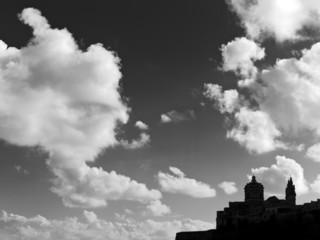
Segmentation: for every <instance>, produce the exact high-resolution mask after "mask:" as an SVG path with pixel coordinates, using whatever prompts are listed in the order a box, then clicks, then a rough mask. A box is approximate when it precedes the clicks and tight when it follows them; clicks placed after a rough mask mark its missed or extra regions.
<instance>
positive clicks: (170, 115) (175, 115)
mask: <svg viewBox="0 0 320 240" xmlns="http://www.w3.org/2000/svg"><path fill="white" fill-rule="evenodd" d="M160 118H161V119H160V121H161V123H171V122H173V123H179V122H183V121H187V120H192V119H195V118H196V115H195V113H194V111H193V110H186V111H184V112H177V111H176V110H172V111H170V112H167V113H164V114H161V117H160Z"/></svg>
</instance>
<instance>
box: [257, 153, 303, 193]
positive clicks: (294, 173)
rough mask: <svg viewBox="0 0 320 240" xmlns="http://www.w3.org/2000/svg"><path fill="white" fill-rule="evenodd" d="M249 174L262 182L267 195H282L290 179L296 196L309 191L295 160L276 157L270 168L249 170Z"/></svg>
mask: <svg viewBox="0 0 320 240" xmlns="http://www.w3.org/2000/svg"><path fill="white" fill-rule="evenodd" d="M251 172H252V174H253V175H255V176H256V177H257V178H258V179H259V181H261V182H262V184H263V185H264V187H265V190H266V191H267V192H268V193H269V194H284V191H285V187H286V184H287V182H288V179H289V178H290V177H292V180H293V182H294V184H295V187H296V193H297V195H298V196H299V195H302V194H305V193H307V192H308V191H309V187H308V183H307V181H306V179H305V177H304V169H303V168H302V166H301V165H300V164H299V163H297V162H296V161H295V160H293V159H290V158H286V157H284V156H277V157H276V164H273V165H271V167H261V168H254V169H251Z"/></svg>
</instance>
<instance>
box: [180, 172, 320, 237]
mask: <svg viewBox="0 0 320 240" xmlns="http://www.w3.org/2000/svg"><path fill="white" fill-rule="evenodd" d="M244 196H245V197H244V201H239V202H229V206H228V207H226V208H224V210H222V211H218V212H217V218H216V226H217V228H216V229H215V230H208V231H202V232H182V233H177V235H176V240H198V239H199V240H215V239H238V238H239V237H246V239H269V238H270V237H272V238H273V239H287V237H289V236H290V238H291V239H313V238H314V237H319V236H320V199H318V200H317V201H312V202H309V203H304V204H302V205H297V204H296V191H295V185H294V183H293V180H292V178H291V177H290V178H289V180H288V183H287V186H286V189H285V199H279V198H278V197H276V196H270V197H269V198H267V199H266V200H265V199H264V187H263V185H262V184H261V183H259V182H258V181H257V179H256V177H255V176H252V178H251V182H249V183H247V184H246V185H245V188H244ZM275 231H277V233H276V232H275ZM309 237H310V238H309Z"/></svg>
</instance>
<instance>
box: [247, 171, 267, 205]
mask: <svg viewBox="0 0 320 240" xmlns="http://www.w3.org/2000/svg"><path fill="white" fill-rule="evenodd" d="M244 193H245V201H263V200H264V197H263V185H262V184H261V183H259V182H257V180H256V177H255V176H252V179H251V182H249V183H247V184H246V186H245V187H244Z"/></svg>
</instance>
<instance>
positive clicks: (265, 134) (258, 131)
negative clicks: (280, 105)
mask: <svg viewBox="0 0 320 240" xmlns="http://www.w3.org/2000/svg"><path fill="white" fill-rule="evenodd" d="M235 119H236V122H237V124H236V125H235V126H234V127H233V128H232V129H231V130H230V131H228V132H227V137H228V138H232V139H234V140H235V141H237V142H239V143H240V145H242V146H245V147H246V148H247V149H248V150H249V152H256V153H265V152H269V151H272V150H275V149H277V148H287V147H286V145H285V144H284V143H283V142H281V141H280V140H277V138H278V137H280V136H281V135H282V134H281V132H280V131H279V130H278V129H277V127H276V126H275V124H274V122H273V121H272V119H271V118H270V117H269V115H268V114H267V113H265V112H263V111H259V110H257V111H252V110H250V109H248V108H246V107H242V108H241V109H240V110H239V112H237V113H235Z"/></svg>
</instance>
